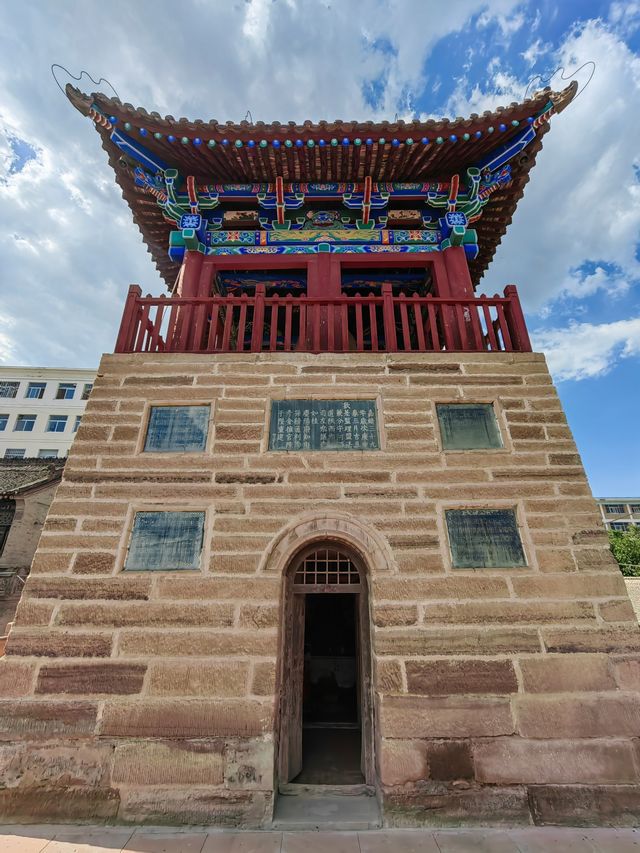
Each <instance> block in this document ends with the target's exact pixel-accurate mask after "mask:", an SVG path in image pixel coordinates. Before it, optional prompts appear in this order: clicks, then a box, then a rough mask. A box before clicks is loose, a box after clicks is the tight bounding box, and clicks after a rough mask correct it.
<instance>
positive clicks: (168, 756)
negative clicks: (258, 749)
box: [112, 740, 224, 785]
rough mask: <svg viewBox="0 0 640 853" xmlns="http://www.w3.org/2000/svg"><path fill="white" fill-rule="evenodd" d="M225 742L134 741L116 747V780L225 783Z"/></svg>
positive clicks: (136, 782) (146, 783)
mask: <svg viewBox="0 0 640 853" xmlns="http://www.w3.org/2000/svg"><path fill="white" fill-rule="evenodd" d="M223 750H224V744H223V742H222V741H215V742H213V743H208V742H205V741H188V740H182V741H171V742H164V743H163V742H158V741H148V740H147V741H134V742H130V743H125V744H123V745H122V746H116V748H115V753H114V756H113V770H112V781H113V783H114V784H118V783H119V784H122V785H185V784H191V785H221V784H222V782H223V779H224V759H223Z"/></svg>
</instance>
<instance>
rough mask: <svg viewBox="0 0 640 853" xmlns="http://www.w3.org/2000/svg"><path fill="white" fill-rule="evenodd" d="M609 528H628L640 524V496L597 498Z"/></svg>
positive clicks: (606, 525) (603, 518) (605, 523)
mask: <svg viewBox="0 0 640 853" xmlns="http://www.w3.org/2000/svg"><path fill="white" fill-rule="evenodd" d="M596 503H597V504H598V506H599V507H600V512H601V513H602V520H603V521H604V525H605V527H606V528H607V530H626V529H627V527H629V525H631V524H638V525H640V498H596Z"/></svg>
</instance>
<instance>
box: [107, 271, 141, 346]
mask: <svg viewBox="0 0 640 853" xmlns="http://www.w3.org/2000/svg"><path fill="white" fill-rule="evenodd" d="M141 296H142V290H141V289H140V287H139V285H137V284H130V285H129V292H128V293H127V299H126V302H125V303H124V311H123V312H122V320H121V322H120V329H119V331H118V339H117V340H116V347H115V350H114V352H132V351H133V343H134V341H135V333H136V321H137V314H138V305H137V300H138V299H139V298H140V297H141Z"/></svg>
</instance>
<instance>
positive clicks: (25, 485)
mask: <svg viewBox="0 0 640 853" xmlns="http://www.w3.org/2000/svg"><path fill="white" fill-rule="evenodd" d="M64 461H65V460H64V459H59V460H52V459H0V654H2V653H3V651H4V643H5V641H6V635H7V630H8V626H9V625H10V623H11V622H12V621H13V617H14V614H15V611H16V606H17V604H18V600H19V598H20V594H21V592H22V587H23V585H24V581H25V579H26V577H27V575H28V574H29V567H30V566H31V561H32V560H33V555H34V554H35V550H36V546H37V544H38V540H39V538H40V534H41V533H42V528H43V526H44V522H45V518H46V516H47V512H48V510H49V506H50V504H51V501H52V500H53V496H54V494H55V491H56V487H57V485H58V483H59V482H60V480H61V478H62V469H63V467H64ZM54 526H55V524H54Z"/></svg>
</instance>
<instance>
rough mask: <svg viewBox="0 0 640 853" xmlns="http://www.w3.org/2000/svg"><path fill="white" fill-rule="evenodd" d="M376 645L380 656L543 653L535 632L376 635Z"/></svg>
mask: <svg viewBox="0 0 640 853" xmlns="http://www.w3.org/2000/svg"><path fill="white" fill-rule="evenodd" d="M374 642H375V650H376V652H377V654H379V655H411V656H415V655H496V654H508V653H516V652H539V651H540V637H539V636H538V632H537V630H535V629H534V628H515V629H510V628H487V629H484V628H461V629H455V628H454V629H452V628H443V629H441V630H435V629H431V630H413V629H412V630H411V631H393V630H390V631H376V633H375V641H374Z"/></svg>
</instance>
